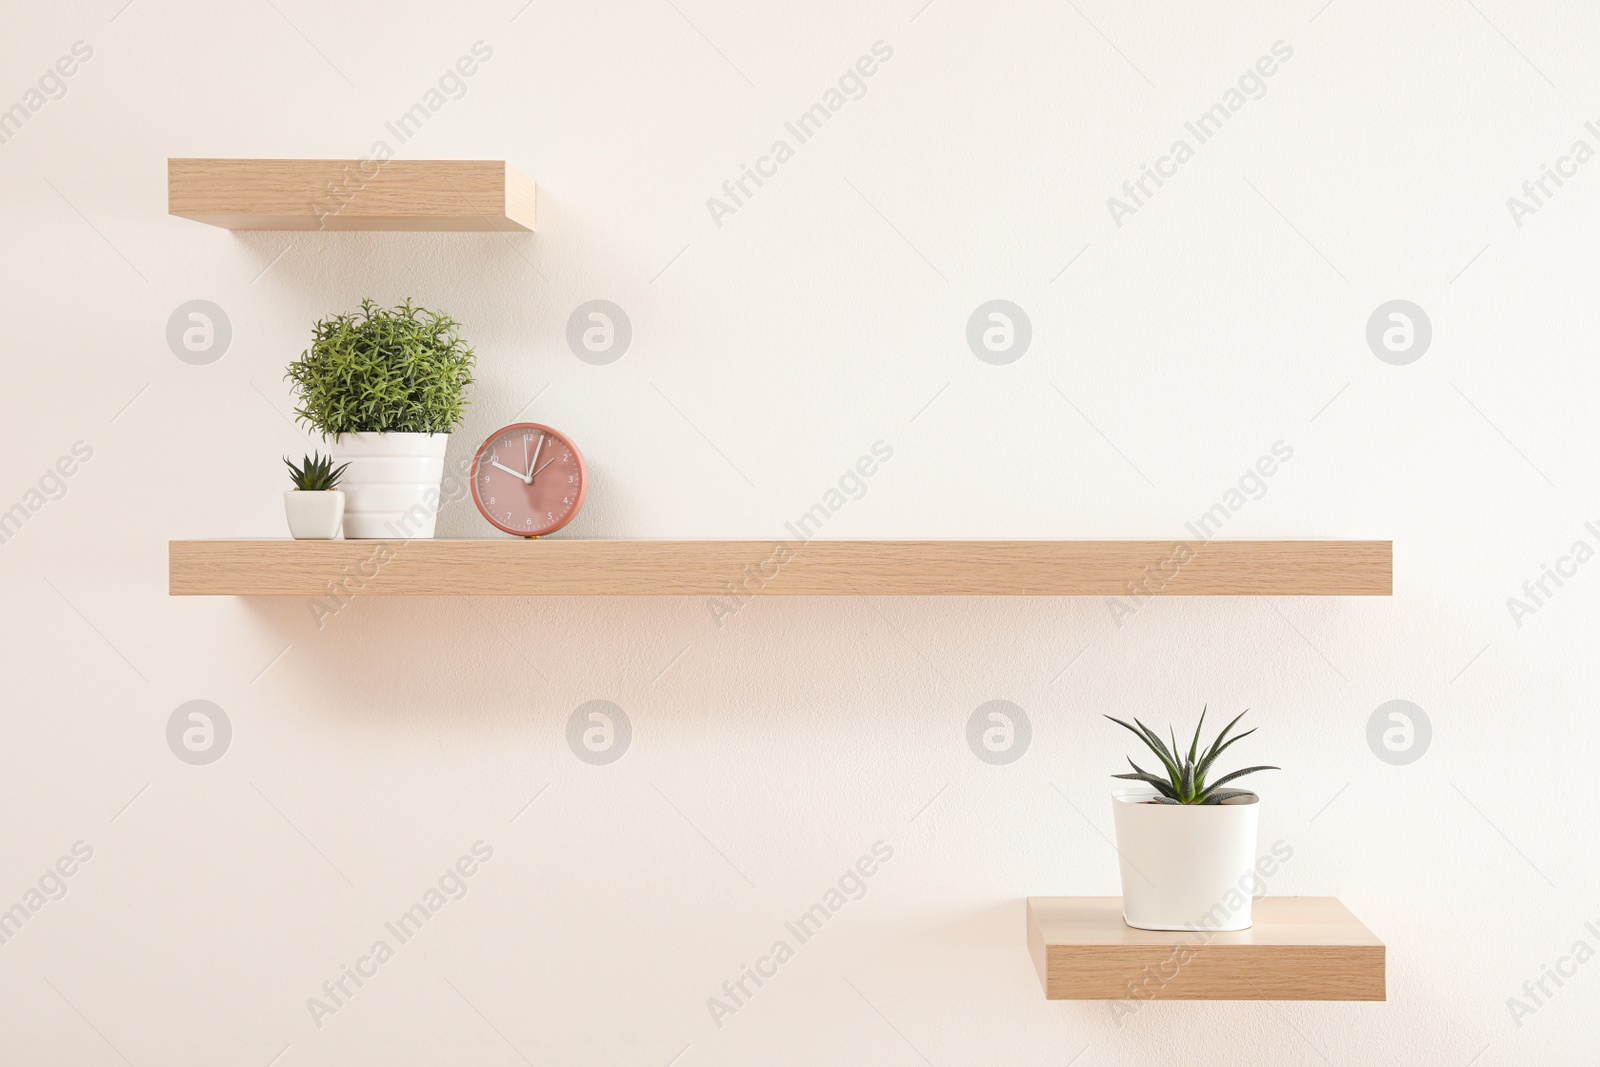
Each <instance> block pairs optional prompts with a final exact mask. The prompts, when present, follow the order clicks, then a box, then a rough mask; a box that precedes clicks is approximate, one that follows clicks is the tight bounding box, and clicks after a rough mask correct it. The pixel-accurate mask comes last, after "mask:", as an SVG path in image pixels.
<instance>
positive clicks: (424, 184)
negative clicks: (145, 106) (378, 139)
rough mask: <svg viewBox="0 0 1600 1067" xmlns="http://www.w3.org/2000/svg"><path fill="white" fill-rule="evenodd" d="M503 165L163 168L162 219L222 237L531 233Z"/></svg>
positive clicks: (515, 178)
mask: <svg viewBox="0 0 1600 1067" xmlns="http://www.w3.org/2000/svg"><path fill="white" fill-rule="evenodd" d="M533 194H534V188H533V181H532V179H530V178H528V177H527V176H526V175H524V174H522V173H521V172H520V171H518V170H517V169H516V168H515V167H513V166H511V165H510V164H509V163H506V162H505V161H503V160H476V159H389V160H384V161H382V162H379V161H376V160H359V159H169V160H167V212H168V213H169V214H172V215H180V216H182V217H183V218H186V219H194V220H195V221H196V222H204V223H207V224H208V225H211V226H221V227H223V228H224V229H229V230H480V231H481V230H504V231H513V230H522V231H527V230H532V229H533Z"/></svg>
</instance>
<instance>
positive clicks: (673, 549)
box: [168, 537, 1393, 596]
mask: <svg viewBox="0 0 1600 1067" xmlns="http://www.w3.org/2000/svg"><path fill="white" fill-rule="evenodd" d="M1186 544H1187V546H1188V555H1187V556H1186V557H1184V558H1185V560H1186V561H1185V562H1183V563H1181V564H1176V565H1174V564H1170V563H1169V564H1168V566H1166V567H1165V568H1161V565H1162V564H1163V562H1164V561H1171V560H1172V559H1173V558H1174V552H1175V551H1176V550H1177V549H1178V547H1179V546H1183V545H1186ZM1158 568H1159V569H1158ZM1392 569H1393V544H1392V542H1389V541H1210V542H1207V543H1205V544H1203V545H1201V544H1192V543H1186V542H1179V541H824V540H813V541H807V542H803V543H801V542H784V541H654V540H587V539H579V538H560V537H558V538H545V539H542V540H535V541H523V540H521V539H507V538H485V539H475V540H437V539H423V538H417V539H413V540H409V541H404V540H399V541H366V540H333V541H292V540H287V539H276V540H215V541H172V542H169V544H168V584H169V591H170V592H171V593H172V594H173V595H174V596H322V595H324V594H325V593H326V592H327V587H328V584H329V583H330V582H331V583H333V585H334V586H335V587H336V588H345V589H347V591H349V592H354V593H360V594H361V595H370V596H456V595H465V596H725V595H727V592H728V585H729V583H733V585H734V586H735V587H736V588H738V589H740V590H741V591H742V593H741V595H746V594H751V593H761V594H765V595H769V596H856V595H864V596H1126V595H1128V594H1129V590H1130V588H1131V589H1134V590H1136V591H1138V594H1139V595H1141V596H1143V595H1146V594H1148V595H1165V596H1389V595H1391V593H1392V592H1393V580H1392ZM1152 574H1162V575H1167V577H1163V578H1161V579H1159V581H1154V582H1153V581H1152V580H1151V575H1152ZM352 575H359V576H360V578H359V581H356V580H353V579H352V578H351V576H352Z"/></svg>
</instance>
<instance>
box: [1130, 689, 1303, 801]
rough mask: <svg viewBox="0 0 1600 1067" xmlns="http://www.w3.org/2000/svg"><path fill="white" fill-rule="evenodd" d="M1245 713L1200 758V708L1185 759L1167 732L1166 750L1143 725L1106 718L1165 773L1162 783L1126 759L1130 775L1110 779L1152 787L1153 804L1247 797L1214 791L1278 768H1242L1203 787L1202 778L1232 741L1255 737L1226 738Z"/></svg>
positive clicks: (1203, 715)
mask: <svg viewBox="0 0 1600 1067" xmlns="http://www.w3.org/2000/svg"><path fill="white" fill-rule="evenodd" d="M1249 710H1250V709H1249V708H1246V709H1245V710H1244V711H1241V712H1240V713H1239V714H1238V715H1235V716H1234V718H1233V722H1230V723H1229V724H1228V725H1226V726H1224V727H1223V728H1222V732H1221V733H1220V734H1218V735H1217V739H1216V740H1215V741H1213V742H1212V743H1211V747H1210V748H1208V749H1206V751H1205V752H1204V753H1203V754H1202V753H1201V752H1200V729H1201V727H1203V726H1205V724H1206V713H1205V709H1204V708H1202V709H1201V710H1200V722H1199V724H1198V725H1196V726H1195V728H1194V740H1193V741H1191V742H1190V743H1189V754H1188V755H1187V756H1180V755H1179V752H1180V749H1179V748H1178V737H1177V734H1176V733H1174V732H1173V731H1172V730H1170V729H1169V730H1168V733H1169V734H1170V735H1171V737H1172V747H1171V748H1170V749H1169V748H1168V747H1167V744H1166V742H1165V741H1162V740H1161V736H1160V735H1159V734H1157V733H1156V732H1155V731H1154V730H1152V729H1150V727H1148V726H1146V725H1145V724H1144V723H1142V722H1139V720H1138V719H1134V720H1133V721H1134V722H1136V723H1139V725H1138V726H1137V727H1133V726H1129V725H1128V724H1127V723H1125V722H1123V721H1122V720H1121V719H1118V718H1116V717H1114V716H1111V715H1107V716H1106V718H1108V719H1110V720H1111V721H1112V722H1114V723H1116V724H1117V725H1118V726H1120V727H1122V728H1123V729H1125V730H1127V731H1128V732H1130V733H1131V734H1133V736H1135V737H1137V738H1138V739H1139V740H1140V741H1143V742H1144V743H1145V746H1146V747H1147V748H1149V749H1150V751H1151V752H1154V753H1155V754H1156V758H1157V759H1159V760H1160V761H1161V766H1162V768H1163V769H1165V770H1166V772H1167V777H1166V778H1164V779H1163V778H1161V777H1160V776H1159V775H1154V774H1151V773H1149V772H1148V771H1146V770H1144V769H1143V768H1141V767H1140V766H1139V765H1138V764H1137V763H1135V762H1133V760H1132V759H1131V758H1130V759H1129V760H1128V766H1130V767H1132V768H1133V773H1132V774H1113V775H1112V776H1111V777H1113V778H1128V779H1132V780H1133V781H1138V782H1144V783H1145V784H1146V785H1151V786H1154V787H1155V790H1156V792H1157V793H1159V794H1160V795H1159V796H1157V797H1155V798H1154V799H1155V802H1156V803H1157V804H1221V803H1222V802H1223V801H1224V800H1232V799H1233V798H1234V797H1245V796H1249V795H1250V791H1249V790H1248V789H1219V788H1218V787H1219V786H1221V785H1223V784H1225V783H1227V782H1231V781H1233V780H1234V779H1235V778H1243V777H1244V776H1245V775H1247V774H1254V773H1255V772H1256V771H1276V770H1281V769H1282V768H1280V767H1246V768H1245V769H1244V770H1242V771H1234V772H1233V773H1232V774H1225V775H1223V776H1222V777H1221V778H1218V779H1217V780H1216V781H1215V782H1211V783H1210V784H1207V783H1206V775H1207V774H1209V773H1210V772H1211V765H1212V764H1213V763H1215V762H1216V759H1217V757H1218V756H1220V755H1222V753H1223V751H1224V750H1225V749H1226V748H1227V747H1228V746H1229V745H1231V744H1233V743H1234V742H1235V741H1242V740H1244V739H1245V738H1246V737H1249V736H1250V735H1251V734H1253V733H1255V729H1254V728H1251V729H1249V730H1246V731H1245V732H1244V733H1242V734H1237V735H1235V736H1234V737H1232V738H1229V737H1228V731H1230V730H1232V729H1233V726H1234V723H1236V722H1238V721H1239V720H1240V719H1242V718H1244V717H1245V713H1246V712H1248V711H1249Z"/></svg>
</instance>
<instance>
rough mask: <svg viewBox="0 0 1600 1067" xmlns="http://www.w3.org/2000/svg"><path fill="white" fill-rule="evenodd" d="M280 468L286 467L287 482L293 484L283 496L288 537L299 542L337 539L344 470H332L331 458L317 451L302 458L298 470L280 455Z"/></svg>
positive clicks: (342, 515)
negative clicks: (341, 481) (287, 469)
mask: <svg viewBox="0 0 1600 1067" xmlns="http://www.w3.org/2000/svg"><path fill="white" fill-rule="evenodd" d="M283 465H284V466H285V467H288V468H289V480H290V481H291V482H293V483H294V488H293V489H290V490H288V491H287V492H285V493H284V494H283V513H284V515H285V516H286V517H287V518H288V520H289V534H290V535H291V536H292V537H294V538H295V539H296V540H300V541H326V540H329V539H331V538H335V537H338V536H339V526H340V523H341V522H342V521H343V520H344V494H343V493H341V492H339V478H340V476H341V475H343V474H344V467H342V466H341V467H335V466H334V465H333V457H332V456H324V455H322V454H321V453H320V452H313V453H312V454H311V455H309V456H306V457H305V458H304V459H302V460H301V461H300V466H298V467H296V466H295V465H294V464H293V463H292V462H290V460H289V457H288V456H284V457H283Z"/></svg>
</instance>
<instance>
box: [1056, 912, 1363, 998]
mask: <svg viewBox="0 0 1600 1067" xmlns="http://www.w3.org/2000/svg"><path fill="white" fill-rule="evenodd" d="M1252 909H1253V918H1254V920H1255V925H1254V926H1252V927H1250V929H1248V930H1238V931H1234V932H1231V933H1215V932H1174V931H1160V930H1135V929H1134V928H1132V927H1131V926H1129V925H1127V924H1126V923H1125V922H1123V921H1122V898H1121V897H1032V898H1030V899H1029V900H1028V951H1029V952H1030V953H1031V954H1032V955H1033V963H1034V967H1035V968H1036V969H1037V970H1038V972H1039V981H1040V982H1042V983H1043V984H1044V993H1045V997H1046V998H1047V999H1050V1000H1130V1001H1131V1000H1384V999H1386V998H1387V988H1386V985H1385V959H1384V946H1383V942H1381V941H1379V940H1378V939H1377V937H1375V936H1374V935H1373V933H1372V931H1371V930H1368V929H1367V928H1366V927H1365V926H1364V925H1362V923H1361V920H1360V919H1357V918H1356V917H1355V916H1354V915H1352V914H1350V911H1349V909H1348V908H1346V907H1345V906H1344V905H1343V904H1341V903H1340V902H1339V901H1338V900H1336V899H1335V898H1333V897H1266V898H1264V899H1262V900H1257V901H1256V902H1255V903H1254V904H1253V905H1252Z"/></svg>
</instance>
